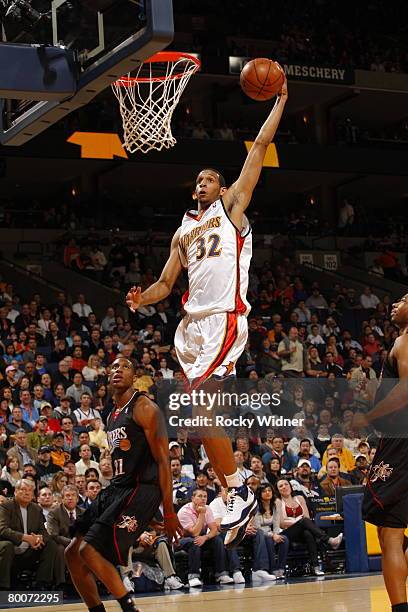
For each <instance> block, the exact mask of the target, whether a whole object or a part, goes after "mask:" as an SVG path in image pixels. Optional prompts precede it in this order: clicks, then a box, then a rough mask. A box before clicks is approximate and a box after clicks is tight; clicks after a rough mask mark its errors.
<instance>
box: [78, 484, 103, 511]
mask: <svg viewBox="0 0 408 612" xmlns="http://www.w3.org/2000/svg"><path fill="white" fill-rule="evenodd" d="M101 489H102V485H101V483H100V482H99V480H88V482H87V483H86V485H85V501H84V503H83V507H84V509H85V510H86V509H87V508H89V506H90V505H91V504H92V502H94V501H95V499H96V498H97V497H98V495H99V493H100V491H101Z"/></svg>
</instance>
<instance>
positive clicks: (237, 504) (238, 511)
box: [220, 484, 257, 547]
mask: <svg viewBox="0 0 408 612" xmlns="http://www.w3.org/2000/svg"><path fill="white" fill-rule="evenodd" d="M256 509H257V501H256V498H255V495H254V494H253V492H252V491H251V489H250V488H249V487H247V485H245V484H243V485H241V486H240V487H231V488H230V489H228V499H227V513H226V515H225V516H224V518H223V519H222V521H221V525H220V528H221V531H226V532H227V534H226V536H225V540H224V544H225V546H227V547H229V546H231V545H232V546H238V544H239V542H240V541H241V540H242V538H243V537H244V535H245V528H246V526H247V525H248V523H249V521H250V520H251V518H252V517H253V515H254V514H255V512H256Z"/></svg>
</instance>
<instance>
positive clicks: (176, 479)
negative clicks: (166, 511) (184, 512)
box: [170, 443, 195, 509]
mask: <svg viewBox="0 0 408 612" xmlns="http://www.w3.org/2000/svg"><path fill="white" fill-rule="evenodd" d="M170 444H171V443H170ZM170 470H171V475H172V482H173V504H174V506H175V508H177V509H178V508H180V507H181V506H183V505H184V504H186V503H187V502H189V501H190V499H191V493H192V491H193V489H194V487H195V482H194V480H193V479H192V478H189V476H186V475H183V474H182V473H181V461H180V459H178V458H173V459H171V460H170Z"/></svg>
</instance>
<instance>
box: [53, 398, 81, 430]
mask: <svg viewBox="0 0 408 612" xmlns="http://www.w3.org/2000/svg"><path fill="white" fill-rule="evenodd" d="M53 416H54V418H56V419H58V420H59V421H61V423H62V421H63V419H64V417H68V416H69V417H70V418H71V420H72V421H73V423H74V424H76V419H75V416H74V415H73V414H72V413H71V399H70V398H69V397H68V396H67V395H64V396H63V397H61V400H60V405H59V406H56V407H55V410H54V412H53Z"/></svg>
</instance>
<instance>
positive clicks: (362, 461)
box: [349, 453, 368, 485]
mask: <svg viewBox="0 0 408 612" xmlns="http://www.w3.org/2000/svg"><path fill="white" fill-rule="evenodd" d="M355 462H356V467H355V468H354V470H351V472H349V476H350V479H351V484H353V485H361V484H366V478H367V474H368V461H367V457H366V456H365V455H362V454H360V453H359V454H357V455H356V456H355Z"/></svg>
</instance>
